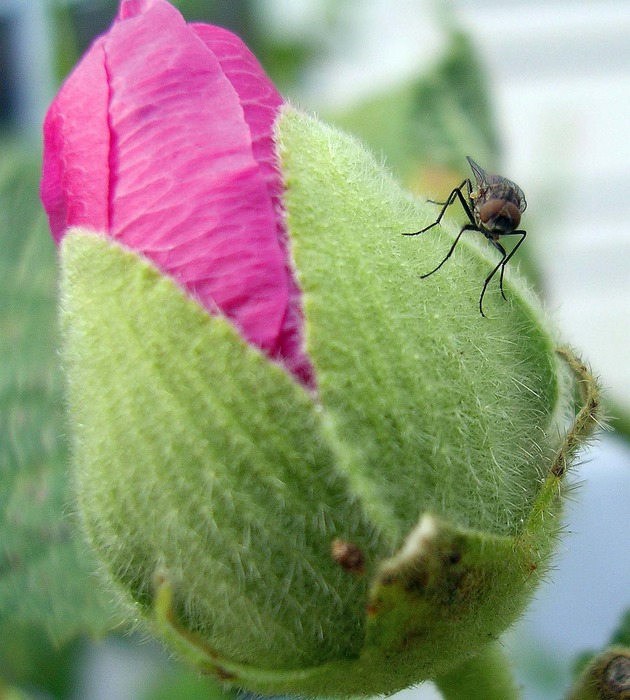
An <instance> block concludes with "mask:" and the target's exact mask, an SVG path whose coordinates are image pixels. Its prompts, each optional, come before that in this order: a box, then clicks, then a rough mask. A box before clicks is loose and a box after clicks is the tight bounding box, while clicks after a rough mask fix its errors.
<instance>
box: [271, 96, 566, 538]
mask: <svg viewBox="0 0 630 700" xmlns="http://www.w3.org/2000/svg"><path fill="white" fill-rule="evenodd" d="M278 134H279V142H280V153H281V160H282V165H283V171H284V174H285V179H286V184H287V193H286V200H285V201H286V207H287V212H288V225H289V230H290V233H291V242H292V252H293V256H294V259H295V267H296V270H297V275H298V279H299V282H300V285H301V287H302V290H303V294H304V305H305V311H306V318H307V349H308V352H309V354H310V356H311V357H312V358H313V362H314V364H315V367H316V369H317V377H318V387H319V393H320V397H321V400H322V404H323V405H324V407H325V409H326V419H327V425H328V429H329V433H330V435H331V439H332V440H334V441H335V442H337V444H338V445H339V446H340V450H341V451H342V454H341V457H342V466H343V469H344V471H345V472H346V473H347V474H348V476H349V478H350V480H351V482H352V485H353V488H354V490H355V491H356V493H357V494H360V496H361V498H362V499H363V502H364V504H365V505H366V507H367V509H368V510H369V512H370V515H371V517H372V518H373V519H374V521H375V522H376V523H377V524H378V525H379V526H380V527H381V528H382V529H383V530H384V531H386V532H387V533H388V535H390V537H392V536H393V538H394V542H395V544H400V542H401V541H402V538H403V537H404V536H405V535H406V534H407V533H408V532H409V531H410V529H411V528H412V527H413V525H415V523H416V522H417V520H418V517H419V515H420V514H421V513H423V512H424V511H425V510H431V511H433V512H436V513H438V514H440V515H442V516H445V517H447V518H449V519H451V520H452V521H454V522H456V523H459V524H460V525H461V526H464V527H472V528H475V529H479V530H488V531H490V532H493V533H497V534H504V535H509V534H515V533H516V531H517V530H518V528H519V525H520V524H521V523H522V521H523V519H524V518H525V517H526V515H527V513H528V511H529V508H530V507H531V505H532V502H533V499H534V498H535V495H536V493H537V490H538V488H539V485H540V479H541V477H542V476H543V475H544V474H546V472H547V470H548V468H549V464H550V461H551V459H552V455H553V451H554V449H555V448H557V446H558V440H559V433H560V431H559V429H558V424H557V421H558V419H559V417H560V416H561V415H562V413H563V412H564V410H565V408H566V399H567V397H566V389H565V387H564V386H562V385H561V384H562V382H563V380H562V379H561V377H562V376H563V375H562V372H561V371H560V369H559V359H558V358H557V357H556V356H555V353H554V342H553V339H552V338H551V337H550V335H549V334H548V333H547V332H546V331H545V330H544V325H543V322H542V320H541V318H540V312H539V311H537V310H535V303H534V302H533V300H532V298H531V296H530V294H529V292H528V291H527V290H526V289H525V287H524V286H523V284H522V282H521V281H520V280H519V278H518V277H517V275H516V273H515V270H514V268H513V267H511V268H510V269H508V270H507V272H506V275H505V290H506V295H507V297H508V301H507V302H505V301H504V300H503V299H502V298H501V297H500V292H499V289H498V280H495V284H493V285H491V287H490V288H489V290H488V292H487V294H486V305H487V306H486V311H487V313H488V315H489V316H490V318H483V317H482V316H481V315H480V314H479V309H478V299H479V294H480V292H481V286H482V284H483V280H484V279H485V277H486V276H487V274H488V272H489V270H490V269H491V267H490V266H491V265H494V264H496V255H494V254H493V250H494V249H491V250H488V249H489V248H490V246H489V245H488V244H487V243H486V242H485V241H484V240H482V241H481V245H480V246H477V245H474V244H473V243H471V242H470V239H469V240H462V241H461V243H460V246H458V249H456V251H455V253H454V254H453V256H452V258H451V259H450V260H449V261H448V263H447V264H446V265H445V266H444V267H443V268H442V269H441V270H440V271H439V272H438V273H436V274H435V275H433V276H432V277H429V278H427V279H421V278H420V276H421V275H422V274H423V273H425V272H427V271H428V270H431V269H433V268H434V267H435V265H436V263H437V262H439V261H440V260H441V259H442V258H443V257H444V255H445V254H446V252H447V250H448V248H449V245H450V243H451V241H452V240H453V235H454V233H456V232H457V231H458V228H457V227H456V225H454V224H453V223H452V222H451V223H447V217H445V219H444V220H443V223H444V225H445V227H446V228H447V230H446V231H443V230H441V229H440V228H439V227H436V228H434V229H432V230H431V231H430V232H427V233H426V234H423V235H422V236H418V237H413V238H409V237H406V236H403V235H401V234H402V232H405V231H417V230H418V229H420V228H422V227H424V226H426V225H427V224H428V223H430V222H431V221H433V220H434V219H435V217H436V215H437V211H439V209H438V208H437V207H436V206H435V205H433V204H430V203H426V202H422V203H418V202H417V201H414V200H412V199H411V197H410V196H409V195H407V194H406V193H404V192H402V191H401V190H400V188H399V187H398V186H397V185H396V183H395V182H393V181H392V180H391V179H390V177H389V176H388V175H387V173H386V172H384V171H383V169H382V168H381V167H379V166H378V165H377V164H376V163H375V162H374V159H373V158H372V156H371V155H370V154H369V153H367V152H366V151H365V150H364V149H363V148H362V147H361V145H360V144H359V143H357V142H356V141H355V140H354V139H352V138H351V137H349V136H347V135H345V134H343V133H341V132H339V131H336V130H334V129H331V128H329V127H326V126H324V125H322V124H321V123H319V122H317V121H316V120H314V119H312V118H310V117H308V116H306V115H304V114H302V113H300V112H297V111H295V110H292V109H287V110H286V111H285V113H284V116H283V118H282V120H281V121H280V124H279V129H278ZM468 235H469V236H470V237H471V238H473V237H474V236H479V237H481V234H474V233H473V234H468ZM484 243H485V247H484V246H483V244H484Z"/></svg>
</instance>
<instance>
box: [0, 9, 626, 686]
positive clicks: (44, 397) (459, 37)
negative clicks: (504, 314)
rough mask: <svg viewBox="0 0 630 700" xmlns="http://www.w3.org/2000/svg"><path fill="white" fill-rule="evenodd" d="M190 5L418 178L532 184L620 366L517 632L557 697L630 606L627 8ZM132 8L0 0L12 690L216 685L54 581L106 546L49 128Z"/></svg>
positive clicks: (398, 169)
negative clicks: (79, 469)
mask: <svg viewBox="0 0 630 700" xmlns="http://www.w3.org/2000/svg"><path fill="white" fill-rule="evenodd" d="M173 4H175V5H176V6H178V8H179V9H180V10H181V11H182V13H183V14H184V16H185V17H186V18H187V19H188V20H191V21H192V20H195V21H206V22H212V23H216V24H221V25H223V26H226V27H228V28H230V29H232V30H234V31H236V32H237V33H238V34H240V36H241V37H242V38H243V39H245V41H246V42H247V43H248V44H249V46H250V47H251V48H252V49H253V50H254V52H255V53H256V54H257V56H258V57H259V59H260V61H261V63H262V64H263V66H264V67H265V69H266V70H267V72H268V73H269V74H270V75H271V77H272V79H274V81H275V82H276V84H277V85H278V86H279V88H280V90H281V91H282V93H283V94H284V95H285V96H286V97H287V98H288V99H290V100H291V101H292V102H294V103H296V104H298V105H299V106H301V107H304V108H306V109H308V110H313V111H316V112H318V113H319V114H320V115H322V116H323V117H324V118H326V119H327V120H329V121H332V122H335V123H337V124H339V125H341V126H343V127H344V128H346V129H347V130H349V131H352V132H354V133H355V134H357V135H358V136H360V137H361V138H362V139H363V140H365V141H366V142H367V143H368V144H369V145H370V147H371V148H372V149H373V150H374V151H375V152H376V153H377V156H378V157H379V158H380V159H382V160H384V161H385V163H386V164H387V165H388V167H389V168H390V169H391V170H392V171H393V172H394V173H395V174H396V175H397V176H398V177H399V178H400V179H401V180H403V181H404V182H405V184H406V185H407V186H408V187H409V188H411V189H414V190H416V191H418V192H420V193H423V194H425V195H427V196H435V197H439V196H441V195H443V194H445V193H447V192H448V191H449V190H450V189H451V188H452V187H453V186H455V185H456V184H459V182H461V180H462V179H463V177H465V176H467V175H468V173H467V171H466V162H465V158H464V156H465V155H471V156H473V157H474V158H475V160H477V161H478V162H479V163H480V164H482V165H483V166H484V167H485V168H487V169H488V170H489V171H493V170H494V171H496V172H499V173H500V174H503V175H505V176H506V177H509V178H510V179H512V180H514V181H516V182H517V183H518V184H519V185H520V186H521V187H522V189H523V190H524V192H525V194H526V196H527V201H528V209H527V213H526V219H525V221H524V223H525V225H526V227H527V230H528V232H529V234H530V235H529V236H528V239H527V245H526V246H524V247H523V248H521V249H520V250H519V254H518V256H517V258H518V259H519V261H520V267H521V269H522V270H523V271H524V272H526V273H527V274H528V275H529V276H530V278H531V280H532V284H534V285H536V286H537V287H538V289H539V291H540V293H541V294H542V295H543V297H544V298H545V300H546V304H547V307H548V309H549V313H550V315H551V316H552V317H553V318H554V319H555V320H556V322H557V325H558V327H559V329H560V334H561V337H562V339H563V340H564V341H566V342H569V343H571V344H572V345H574V346H575V347H576V348H577V349H578V350H579V352H580V353H581V354H582V355H583V356H584V357H585V358H588V360H589V361H590V362H591V364H592V367H593V370H594V372H595V373H596V374H597V375H599V376H600V377H601V381H602V383H603V385H604V386H605V387H606V391H607V404H608V405H607V411H608V414H609V416H610V417H611V421H610V426H611V430H610V431H609V432H607V433H604V434H602V435H601V436H600V438H599V440H598V441H597V443H596V444H595V445H594V446H593V447H592V448H590V450H589V451H588V452H587V453H586V454H585V455H584V459H583V461H582V463H581V464H580V465H579V466H578V467H577V468H576V469H575V470H574V472H573V475H572V478H573V480H574V481H575V482H576V483H579V488H577V490H576V491H575V496H574V499H573V500H572V501H571V502H570V503H569V507H568V508H567V515H566V523H567V530H568V532H567V536H566V537H565V538H564V540H563V543H562V546H561V548H560V551H559V555H558V557H557V560H556V563H557V567H556V569H555V570H554V571H553V572H552V575H551V576H550V580H549V582H548V583H547V584H545V585H544V586H543V587H542V589H541V590H540V592H539V594H538V596H537V599H536V601H535V602H534V604H533V605H532V607H531V608H530V609H529V611H528V613H527V615H526V616H525V617H524V619H523V620H522V622H521V623H519V625H518V626H517V627H516V628H515V629H514V630H512V631H511V632H510V633H509V634H508V635H507V637H506V638H505V640H504V643H505V646H506V647H507V649H508V651H509V653H510V655H511V656H512V658H513V659H514V662H515V664H516V666H517V673H518V675H519V678H520V679H521V680H522V683H523V685H524V697H525V698H526V699H527V700H551V699H553V700H556V699H557V698H559V697H560V696H561V695H562V693H563V691H564V690H565V689H566V687H567V686H568V684H569V683H570V678H571V672H572V665H573V664H574V663H575V661H576V659H577V658H578V657H579V656H580V655H581V654H583V653H585V652H588V651H589V650H597V649H600V648H601V647H603V646H604V645H606V644H607V642H608V640H609V639H610V638H611V636H612V635H614V634H615V631H616V630H618V629H619V625H620V624H621V619H622V616H623V615H624V612H625V611H626V610H627V609H628V608H630V546H629V544H630V542H629V540H630V536H629V528H628V523H629V522H630V443H629V442H628V438H629V437H630V364H629V362H628V347H630V312H629V311H628V308H629V306H630V196H629V195H630V191H629V189H630V188H629V183H630V139H629V138H628V134H627V132H628V128H629V127H630V3H628V1H627V0H590V1H589V0H503V1H502V2H501V3H497V2H496V0H452V1H451V2H438V1H437V0H432V1H431V2H429V1H423V0H396V1H392V0H257V1H250V2H246V1H244V0H239V1H237V0H233V1H229V0H217V1H216V2H212V1H210V0H208V1H205V2H204V1H194V0H180V1H179V2H174V3H173ZM116 9H117V2H112V1H109V0H102V1H99V0H86V1H79V0H74V1H72V2H71V1H70V0H67V1H66V2H61V1H56V2H55V1H53V0H0V237H1V241H2V244H1V247H0V401H1V402H2V404H1V406H0V541H1V542H2V547H1V548H0V698H2V697H16V698H17V697H32V698H55V699H57V698H58V699H64V700H65V699H71V700H101V699H102V700H112V699H114V700H155V699H157V698H191V699H192V698H200V697H213V696H214V695H216V697H220V693H219V691H218V690H217V689H216V688H215V687H214V686H212V685H211V684H209V683H208V682H206V681H204V680H201V679H199V678H197V677H196V676H195V675H194V674H190V673H188V672H186V671H184V670H182V669H181V668H180V667H178V666H176V665H175V664H172V663H171V662H170V661H169V660H168V658H167V657H166V656H165V655H164V654H163V653H162V651H161V650H160V649H159V648H158V647H157V645H155V644H153V643H151V642H148V641H147V640H145V639H138V638H137V637H136V636H134V635H125V636H122V635H112V636H110V637H108V638H107V639H105V640H102V641H101V642H98V643H95V642H91V641H88V639H87V636H83V632H84V631H85V629H86V627H87V630H88V631H89V630H93V631H98V630H100V629H101V627H102V619H103V616H104V615H105V614H106V609H107V608H108V606H109V604H110V602H111V601H100V600H99V601H92V600H91V598H90V602H89V603H86V604H85V605H86V606H87V608H88V609H89V614H90V619H89V622H88V624H87V625H86V624H85V621H80V620H77V619H75V616H76V615H75V612H74V611H73V610H72V609H71V608H64V607H63V606H62V605H61V606H60V605H59V604H57V603H55V602H54V601H56V600H57V599H56V598H55V596H54V590H55V588H56V587H64V588H65V589H66V592H67V588H68V586H70V587H71V590H72V591H73V592H75V598H74V600H75V601H76V602H77V603H79V602H81V603H83V602H85V601H86V600H87V599H88V598H89V591H86V585H85V581H89V580H90V578H89V577H90V574H89V571H90V566H91V564H90V562H88V561H86V560H85V558H84V554H83V553H82V552H81V551H80V545H79V544H77V542H76V540H75V538H74V535H73V532H74V530H73V526H72V523H71V518H70V517H69V514H70V512H71V507H70V506H69V505H68V504H69V502H70V500H69V497H68V492H67V478H66V465H67V448H66V444H65V439H64V426H63V419H62V417H61V411H62V399H61V392H60V380H59V374H58V370H57V369H56V363H57V356H56V343H57V338H56V329H55V274H56V273H55V260H54V250H53V246H52V243H51V242H50V240H49V237H48V235H47V227H46V223H45V221H44V217H43V213H42V211H41V207H40V205H39V200H38V195H37V191H38V178H39V162H40V157H41V152H40V151H41V135H40V134H41V123H42V119H43V115H44V113H45V110H46V108H47V105H48V104H49V102H50V100H51V99H52V97H53V96H54V94H55V91H56V89H57V88H58V85H59V83H60V81H61V80H62V78H63V77H64V76H65V75H66V74H67V73H68V71H69V70H70V69H71V67H72V66H73V65H74V63H75V62H76V60H77V58H78V57H79V56H80V55H81V53H82V52H83V51H84V50H85V49H86V48H87V47H88V45H89V43H90V42H91V40H92V39H93V37H94V36H95V35H97V34H98V33H100V32H102V31H105V30H106V29H107V27H108V26H109V24H110V23H111V21H112V19H113V17H114V15H115V13H116ZM25 542H26V543H27V545H25ZM61 572H65V578H64V576H62V575H61ZM90 585H92V584H90ZM75 589H76V590H75ZM51 601H53V602H52V603H51ZM51 606H52V608H51ZM76 607H77V608H78V607H81V605H79V604H77V606H76ZM9 688H11V689H12V690H11V692H14V693H15V695H11V696H9V694H8V693H9ZM17 689H19V691H18V690H17ZM19 693H22V695H21V696H20V695H19ZM400 695H401V696H404V697H405V700H412V698H413V699H416V700H420V699H421V698H430V697H436V695H435V693H434V691H433V690H432V689H431V687H430V686H422V687H419V688H415V689H411V690H409V691H406V692H405V693H401V694H400Z"/></svg>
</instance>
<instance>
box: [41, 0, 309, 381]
mask: <svg viewBox="0 0 630 700" xmlns="http://www.w3.org/2000/svg"><path fill="white" fill-rule="evenodd" d="M282 104H283V100H282V97H281V96H280V94H279V93H278V91H277V90H276V88H275V87H274V85H273V83H272V82H271V81H270V80H269V78H268V77H267V76H266V75H265V73H264V72H263V70H262V68H261V66H260V65H259V63H258V62H257V60H256V58H255V57H254V56H253V55H252V54H251V52H250V51H249V50H248V49H247V47H246V46H245V45H244V44H243V43H242V42H241V40H240V39H239V38H238V37H236V36H235V35H233V34H231V33H230V32H228V31H226V30H224V29H221V28H219V27H214V26H208V25H201V24H186V23H185V22H184V20H183V18H182V17H181V15H180V14H179V13H178V12H177V11H176V10H175V9H174V8H173V7H172V6H171V5H170V4H169V3H167V2H166V1H165V0H123V1H122V2H121V5H120V11H119V14H118V18H117V19H116V21H115V22H114V24H113V26H112V27H111V29H110V30H109V31H108V32H107V33H106V34H105V35H103V36H102V37H100V38H99V39H97V40H96V41H95V43H94V44H93V46H92V47H91V49H90V50H89V51H88V53H87V54H86V55H85V56H84V58H83V60H82V61H81V62H80V63H79V65H78V66H77V68H76V69H75V70H74V71H73V73H72V74H71V75H70V76H69V78H68V79H67V81H66V82H65V84H64V85H63V87H62V89H61V90H60V92H59V94H58V96H57V98H56V99H55V101H54V102H53V104H52V105H51V107H50V110H49V112H48V114H47V117H46V121H45V125H44V166H43V179H42V187H41V196H42V201H43V203H44V207H45V208H46V211H47V213H48V217H49V221H50V228H51V231H52V233H53V237H54V238H55V240H56V241H57V242H59V241H60V240H61V239H62V237H63V236H64V234H65V232H66V231H67V230H68V228H69V227H72V226H82V227H85V228H89V229H92V230H94V231H95V232H98V233H100V234H102V235H105V236H108V237H111V238H112V239H113V240H115V241H117V242H118V243H120V244H122V245H124V246H127V247H128V248H131V249H132V250H134V251H135V252H137V253H139V254H142V255H143V256H145V257H146V258H148V259H149V260H151V261H152V262H153V263H154V264H155V265H156V267H157V268H158V269H159V270H160V271H161V272H162V273H164V274H165V275H169V276H170V277H172V278H174V279H175V280H176V281H177V283H178V284H179V285H180V286H181V287H182V288H183V289H184V290H185V291H186V292H187V293H188V294H189V295H190V296H191V297H193V298H194V299H196V300H197V301H198V302H199V303H200V304H201V305H202V306H204V307H205V308H206V309H207V310H208V311H209V312H210V313H212V314H223V315H224V316H226V317H227V318H229V319H230V320H231V321H232V322H233V323H234V324H235V326H236V327H237V328H238V329H239V331H240V332H241V334H242V335H243V336H244V338H245V339H246V340H247V341H248V342H249V343H251V344H252V345H255V346H257V347H258V348H260V349H261V350H262V351H263V352H264V353H265V354H267V355H268V356H269V357H271V358H273V359H275V360H277V361H279V362H281V363H282V364H283V365H284V366H285V367H286V368H287V370H288V371H290V372H291V373H292V374H293V375H294V376H295V377H296V379H297V380H298V381H299V382H300V383H302V384H303V385H305V386H308V387H311V388H312V387H313V386H314V376H313V368H312V366H311V363H310V360H309V358H308V356H307V355H306V353H305V352H304V349H303V344H302V335H303V317H302V313H301V307H300V304H301V300H300V290H299V288H298V285H297V282H296V280H295V278H294V276H293V272H292V268H291V262H290V255H289V250H288V239H287V234H286V230H285V227H284V222H283V211H282V201H281V198H282V193H283V183H282V178H281V175H280V172H279V169H278V166H277V156H276V151H275V144H274V140H273V130H274V123H275V120H276V117H277V115H278V111H279V109H280V107H281V106H282Z"/></svg>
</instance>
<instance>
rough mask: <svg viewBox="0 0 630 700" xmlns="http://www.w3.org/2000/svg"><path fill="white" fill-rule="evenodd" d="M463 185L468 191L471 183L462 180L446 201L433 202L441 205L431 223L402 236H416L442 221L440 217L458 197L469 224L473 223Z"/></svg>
mask: <svg viewBox="0 0 630 700" xmlns="http://www.w3.org/2000/svg"><path fill="white" fill-rule="evenodd" d="M464 185H466V186H467V188H468V191H469V192H470V188H471V184H470V180H468V179H466V180H464V182H462V184H461V185H460V186H459V187H456V188H455V189H454V190H453V191H452V192H451V193H450V194H449V196H448V199H447V200H446V202H435V204H440V205H442V209H441V211H440V213H439V214H438V217H437V219H436V220H435V221H434V222H433V223H432V224H429V225H428V226H426V227H425V228H423V229H421V230H420V231H414V232H413V233H403V236H418V235H419V234H421V233H425V232H426V231H428V230H429V229H431V228H433V227H434V226H437V225H438V224H439V223H440V221H442V217H443V216H444V214H445V213H446V210H447V209H448V208H449V207H450V206H451V204H454V203H455V200H456V199H459V201H460V202H461V204H462V207H463V208H464V211H465V212H466V216H467V217H468V220H469V221H470V223H471V224H474V222H475V220H474V218H473V215H472V211H471V210H470V206H469V204H468V202H467V201H466V198H465V197H464V195H463V194H462V189H463V187H464Z"/></svg>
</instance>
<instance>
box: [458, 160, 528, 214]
mask: <svg viewBox="0 0 630 700" xmlns="http://www.w3.org/2000/svg"><path fill="white" fill-rule="evenodd" d="M466 160H467V161H468V163H469V165H470V167H471V169H472V171H473V173H474V174H475V179H476V180H477V188H478V189H481V188H482V187H489V186H490V185H502V186H503V187H504V188H505V189H507V190H512V192H513V199H515V200H518V208H519V209H520V211H521V214H522V213H523V212H524V211H525V209H527V202H526V201H525V194H524V193H523V190H522V189H521V188H520V187H519V186H518V185H517V184H516V183H515V182H512V180H508V179H507V178H506V177H502V176H501V175H489V174H488V173H487V172H486V171H485V170H484V169H483V168H482V167H481V166H480V165H478V164H477V163H475V161H474V160H473V159H472V158H471V157H470V156H466Z"/></svg>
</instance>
